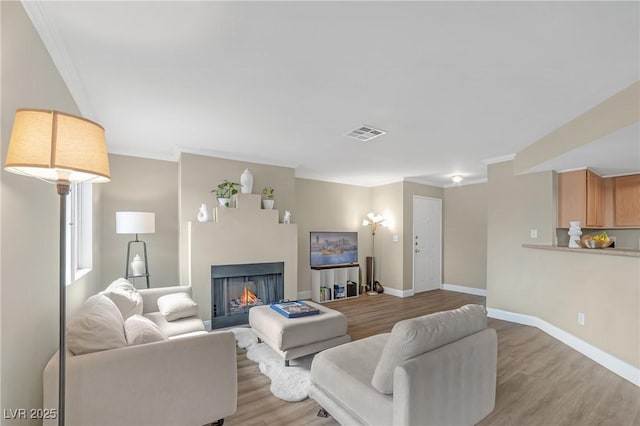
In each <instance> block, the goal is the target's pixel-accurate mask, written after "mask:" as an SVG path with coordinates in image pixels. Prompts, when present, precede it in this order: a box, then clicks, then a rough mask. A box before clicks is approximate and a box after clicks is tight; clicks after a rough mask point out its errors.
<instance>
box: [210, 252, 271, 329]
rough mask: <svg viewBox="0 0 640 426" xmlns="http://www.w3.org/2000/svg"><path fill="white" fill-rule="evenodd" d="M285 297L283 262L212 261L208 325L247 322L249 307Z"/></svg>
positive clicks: (215, 325) (225, 325) (221, 325)
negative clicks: (220, 262)
mask: <svg viewBox="0 0 640 426" xmlns="http://www.w3.org/2000/svg"><path fill="white" fill-rule="evenodd" d="M283 298H284V262H273V263H249V264H241V265H211V328H212V329H215V328H222V327H230V326H234V325H239V324H247V323H248V322H249V309H251V308H252V307H254V306H259V305H268V304H269V303H273V302H278V301H280V300H282V299H283Z"/></svg>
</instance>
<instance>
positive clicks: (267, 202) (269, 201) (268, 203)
mask: <svg viewBox="0 0 640 426" xmlns="http://www.w3.org/2000/svg"><path fill="white" fill-rule="evenodd" d="M273 192H274V191H273V188H272V187H270V186H265V187H264V188H262V196H263V197H264V198H263V200H262V208H263V209H268V210H271V209H272V208H273Z"/></svg>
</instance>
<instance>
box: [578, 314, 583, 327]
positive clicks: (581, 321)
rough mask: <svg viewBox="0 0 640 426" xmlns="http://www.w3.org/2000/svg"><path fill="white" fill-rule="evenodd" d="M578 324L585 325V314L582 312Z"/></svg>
mask: <svg viewBox="0 0 640 426" xmlns="http://www.w3.org/2000/svg"><path fill="white" fill-rule="evenodd" d="M578 324H580V325H584V314H583V313H582V312H578Z"/></svg>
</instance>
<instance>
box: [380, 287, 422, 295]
mask: <svg viewBox="0 0 640 426" xmlns="http://www.w3.org/2000/svg"><path fill="white" fill-rule="evenodd" d="M384 293H385V294H389V295H391V296H395V297H411V296H413V295H414V294H415V293H414V292H413V289H410V290H398V289H397V288H391V287H385V288H384Z"/></svg>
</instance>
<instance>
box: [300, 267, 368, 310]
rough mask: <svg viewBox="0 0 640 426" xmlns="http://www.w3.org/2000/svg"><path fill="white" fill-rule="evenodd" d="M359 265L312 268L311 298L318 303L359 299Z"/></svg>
mask: <svg viewBox="0 0 640 426" xmlns="http://www.w3.org/2000/svg"><path fill="white" fill-rule="evenodd" d="M359 275H360V267H359V265H358V264H350V265H344V266H342V265H341V266H333V267H331V268H326V267H319V268H315V267H314V268H311V298H312V299H313V300H314V301H315V302H318V303H325V302H331V301H333V300H341V299H350V298H354V297H358V294H359V291H358V278H359Z"/></svg>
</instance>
